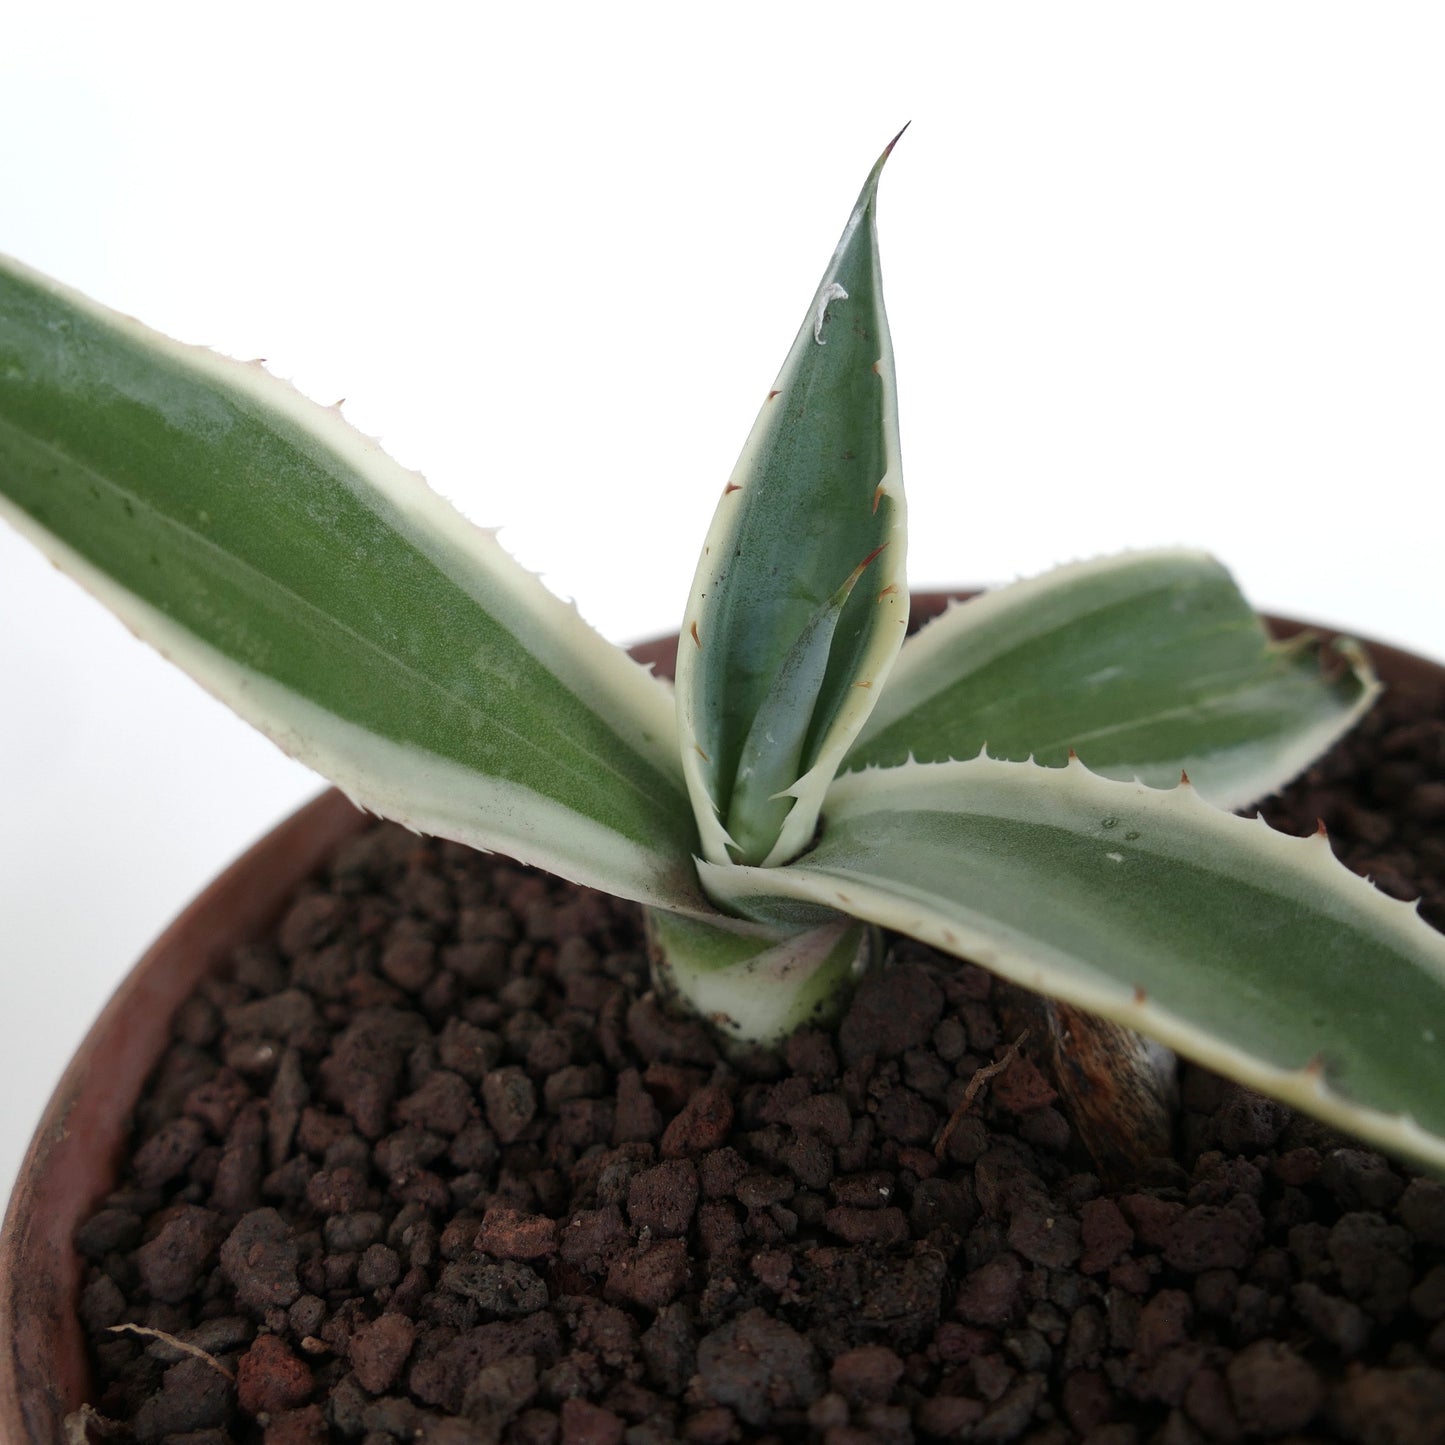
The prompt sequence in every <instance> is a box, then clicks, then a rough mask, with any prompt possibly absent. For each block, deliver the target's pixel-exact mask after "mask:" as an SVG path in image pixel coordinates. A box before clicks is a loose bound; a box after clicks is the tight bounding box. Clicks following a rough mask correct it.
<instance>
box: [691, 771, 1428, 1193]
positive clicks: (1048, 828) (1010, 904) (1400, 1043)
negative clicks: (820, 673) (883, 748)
mask: <svg viewBox="0 0 1445 1445" xmlns="http://www.w3.org/2000/svg"><path fill="white" fill-rule="evenodd" d="M824 817H825V828H824V833H823V837H822V840H821V841H820V842H819V844H818V845H817V847H816V848H814V849H813V850H812V851H811V852H810V853H809V854H808V855H807V856H806V857H804V858H802V859H800V860H798V862H797V863H795V864H794V865H792V866H791V867H788V868H775V869H759V868H738V867H733V868H719V867H715V866H713V865H710V864H704V865H702V868H701V873H702V877H703V882H704V886H705V887H706V888H707V889H708V891H709V893H710V894H711V895H712V896H713V897H714V898H716V900H717V901H718V902H719V903H720V904H721V905H722V906H724V907H727V908H731V909H737V910H738V911H741V912H743V913H746V914H748V915H750V916H752V917H754V918H758V919H761V920H766V921H769V922H772V923H774V924H775V925H776V924H783V923H786V924H788V925H791V926H798V925H800V924H802V923H806V922H809V921H821V919H822V918H823V917H825V916H826V913H827V912H830V911H831V910H834V909H846V910H847V911H848V912H849V913H852V914H854V915H855V916H857V917H859V918H865V919H868V920H870V921H872V922H874V923H877V924H879V925H880V926H882V927H886V928H892V929H896V930H898V931H900V932H902V933H906V934H910V935H912V936H913V937H915V938H920V939H923V940H924V941H926V942H928V943H931V944H933V945H934V946H935V947H938V948H941V949H944V950H946V951H948V952H950V953H954V954H957V955H958V956H960V957H964V958H969V959H972V960H974V961H975V962H977V963H979V964H981V965H982V966H984V967H985V968H988V969H990V970H992V971H993V972H995V973H997V974H1001V975H1002V976H1004V977H1005V978H1008V979H1011V980H1013V981H1014V982H1016V983H1019V984H1022V985H1023V986H1025V987H1027V988H1030V989H1034V990H1036V991H1038V992H1040V993H1044V994H1049V995H1052V996H1054V997H1057V998H1061V999H1064V1000H1066V1001H1068V1002H1070V1003H1073V1004H1076V1005H1078V1006H1079V1007H1081V1008H1084V1009H1088V1010H1090V1011H1092V1012H1094V1013H1098V1014H1103V1015H1104V1016H1106V1017H1108V1018H1112V1019H1116V1020H1118V1021H1119V1022H1120V1023H1122V1024H1125V1025H1127V1026H1129V1027H1130V1028H1134V1029H1137V1030H1138V1031H1139V1032H1141V1033H1144V1034H1147V1035H1149V1036H1151V1037H1153V1038H1156V1039H1158V1040H1159V1041H1161V1042H1162V1043H1164V1044H1167V1045H1169V1046H1170V1047H1171V1048H1173V1049H1175V1050H1177V1051H1178V1052H1179V1053H1181V1054H1184V1055H1186V1056H1188V1057H1190V1058H1193V1059H1196V1060H1198V1061H1199V1062H1200V1063H1203V1064H1206V1065H1208V1066H1209V1067H1211V1068H1214V1069H1216V1070H1218V1071H1219V1072H1221V1073H1223V1074H1226V1075H1228V1076H1229V1077H1231V1078H1234V1079H1237V1080H1239V1081H1241V1082H1243V1083H1245V1084H1248V1085H1251V1086H1253V1087H1254V1088H1257V1089H1260V1090H1261V1091H1263V1092H1265V1093H1267V1094H1272V1095H1273V1096H1275V1097H1276V1098H1279V1099H1282V1100H1283V1101H1285V1102H1286V1103H1288V1104H1291V1105H1293V1106H1295V1107H1297V1108H1300V1109H1303V1110H1305V1111H1307V1112H1309V1113H1312V1114H1315V1115H1317V1116H1318V1117H1320V1118H1322V1119H1324V1120H1325V1121H1327V1122H1328V1123H1330V1124H1332V1125H1335V1126H1337V1127H1338V1128H1341V1129H1343V1130H1346V1131H1348V1132H1350V1133H1352V1134H1355V1135H1358V1136H1359V1137H1361V1138H1364V1139H1367V1140H1369V1141H1371V1142H1372V1143H1374V1144H1375V1145H1377V1146H1378V1147H1380V1148H1383V1149H1385V1150H1388V1151H1390V1152H1393V1153H1396V1154H1399V1155H1403V1156H1405V1157H1407V1158H1410V1159H1413V1160H1415V1161H1417V1162H1419V1163H1421V1164H1424V1165H1427V1166H1429V1167H1431V1168H1433V1169H1436V1170H1440V1169H1442V1168H1445V936H1442V935H1441V934H1439V933H1437V932H1436V931H1435V930H1434V929H1432V928H1430V927H1429V926H1428V925H1427V924H1426V923H1425V922H1424V921H1423V920H1422V919H1421V918H1420V917H1419V915H1418V914H1417V913H1416V912H1415V909H1414V906H1413V905H1412V904H1407V903H1399V902H1395V901H1393V900H1391V899H1389V898H1387V897H1386V896H1385V895H1384V894H1382V893H1380V892H1379V891H1377V890H1376V889H1375V888H1373V887H1372V886H1371V885H1370V884H1369V883H1367V882H1366V881H1365V880H1363V879H1361V878H1357V877H1356V876H1355V875H1354V874H1352V873H1350V872H1348V870H1346V869H1345V868H1344V867H1343V866H1342V865H1340V864H1339V863H1338V862H1336V861H1335V859H1334V857H1333V856H1332V854H1331V852H1330V847H1329V842H1328V840H1327V839H1326V838H1325V837H1324V836H1323V835H1322V834H1321V835H1316V836H1314V837H1311V838H1303V839H1301V838H1290V837H1287V836H1286V835H1284V834H1281V833H1277V832H1275V831H1273V830H1272V829H1270V828H1269V827H1268V826H1266V824H1265V823H1263V822H1262V821H1260V820H1257V819H1253V820H1247V819H1242V818H1238V817H1235V816H1234V815H1232V814H1229V813H1225V812H1222V811H1220V810H1219V809H1217V808H1215V807H1214V806H1212V805H1211V804H1209V803H1207V802H1206V801H1204V800H1203V799H1202V798H1200V797H1199V796H1198V795H1197V794H1196V792H1195V790H1194V789H1193V788H1192V787H1190V786H1188V785H1183V786H1179V787H1175V788H1173V789H1169V790H1156V789H1152V788H1149V787H1146V786H1144V785H1142V784H1137V783H1125V782H1118V781H1113V780H1110V779H1105V778H1100V777H1097V776H1095V775H1094V774H1092V773H1090V772H1089V771H1088V770H1087V769H1086V768H1085V767H1084V766H1083V765H1082V764H1081V763H1079V762H1077V761H1074V762H1072V763H1070V764H1068V765H1067V766H1066V767H1064V768H1045V767H1040V766H1038V765H1036V764H1033V763H1013V762H1003V761H999V760H996V759H992V758H987V757H980V758H976V759H974V760H972V761H968V762H951V763H926V764H910V765H908V766H906V767H903V768H893V769H883V770H875V771H869V772H863V773H856V774H852V775H850V776H848V777H845V778H841V779H839V780H838V782H837V783H835V785H834V786H833V788H832V789H830V790H829V794H828V799H827V803H826V806H825V809H824Z"/></svg>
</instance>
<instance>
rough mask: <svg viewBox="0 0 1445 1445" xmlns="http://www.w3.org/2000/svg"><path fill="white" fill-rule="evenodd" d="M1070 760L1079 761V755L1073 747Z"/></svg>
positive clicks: (1070, 750) (1070, 751)
mask: <svg viewBox="0 0 1445 1445" xmlns="http://www.w3.org/2000/svg"><path fill="white" fill-rule="evenodd" d="M1069 761H1070V762H1071V763H1076V762H1078V761H1079V755H1078V753H1076V752H1075V751H1074V750H1073V748H1070V749H1069Z"/></svg>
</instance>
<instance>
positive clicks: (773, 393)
mask: <svg viewBox="0 0 1445 1445" xmlns="http://www.w3.org/2000/svg"><path fill="white" fill-rule="evenodd" d="M782 394H783V393H782V392H781V391H770V392H769V393H768V400H769V401H772V399H773V398H774V397H775V396H781V395H782Z"/></svg>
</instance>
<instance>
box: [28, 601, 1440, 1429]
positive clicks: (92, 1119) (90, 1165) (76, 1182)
mask: <svg viewBox="0 0 1445 1445" xmlns="http://www.w3.org/2000/svg"><path fill="white" fill-rule="evenodd" d="M959 595H967V594H959ZM944 601H945V596H944V594H931V595H927V596H923V597H918V598H915V599H914V611H915V619H921V618H923V617H927V616H930V615H932V614H934V613H935V612H937V611H939V610H941V609H942V607H943V605H944ZM1271 624H1272V626H1273V628H1274V630H1275V631H1276V632H1277V633H1279V634H1281V635H1288V634H1290V633H1293V632H1297V631H1299V630H1300V629H1301V627H1302V626H1303V625H1304V624H1301V623H1297V622H1292V621H1289V620H1287V619H1271ZM676 646H677V644H676V639H675V638H673V639H666V640H662V641H658V642H653V643H649V644H644V645H643V646H640V647H638V648H635V649H634V650H633V653H634V656H636V657H638V658H639V660H641V661H644V662H649V663H652V664H653V665H654V666H655V667H656V668H657V670H658V671H659V672H661V673H663V674H665V675H668V676H670V675H671V672H672V666H673V662H674V659H675V657H676ZM1369 650H1370V655H1371V657H1372V658H1373V659H1374V662H1375V665H1376V667H1377V668H1378V670H1379V672H1380V675H1381V676H1382V678H1383V679H1384V680H1385V682H1386V683H1387V685H1391V686H1396V687H1398V686H1408V685H1410V684H1412V683H1415V684H1423V683H1426V682H1428V681H1430V680H1432V679H1433V680H1439V679H1441V678H1442V675H1445V669H1442V668H1440V667H1439V666H1437V665H1436V664H1434V663H1431V662H1428V661H1426V660H1425V659H1423V658H1419V657H1416V656H1414V655H1413V654H1411V653H1407V652H1402V651H1400V650H1399V649H1397V648H1393V647H1386V646H1384V645H1381V644H1376V643H1370V644H1369ZM368 821H369V820H368V819H367V818H366V816H365V815H363V814H362V813H360V812H358V811H357V810H356V809H355V808H354V807H352V805H351V804H350V803H348V802H347V801H346V799H345V798H343V797H342V796H341V795H340V794H339V793H335V792H328V793H325V794H323V795H322V796H321V797H319V798H317V799H316V800H315V801H314V802H311V803H309V804H307V805H306V806H305V807H304V808H302V809H301V810H300V811H299V812H298V813H296V814H294V815H293V816H292V817H291V818H289V819H288V820H287V821H286V822H284V823H282V824H281V825H280V826H279V827H278V828H276V829H275V830H274V831H273V832H272V833H270V834H268V835H267V836H266V837H265V838H264V839H262V840H261V841H260V842H259V843H257V844H256V845H255V846H254V847H253V848H252V849H251V850H250V851H249V852H247V853H246V854H245V855H244V856H243V857H242V858H241V859H240V860H239V861H237V862H236V863H234V864H233V865H232V866H231V867H230V868H228V869H227V870H226V872H224V873H223V874H222V875H221V876H220V877H219V878H218V879H217V880H216V881H215V882H214V883H213V884H211V886H210V887H209V888H207V889H206V890H205V892H203V893H202V894H201V895H200V896H199V897H198V898H197V899H196V900H195V901H194V902H193V903H192V904H191V905H190V906H189V907H188V908H187V909H186V910H185V912H184V913H182V914H181V916H180V917H179V918H178V919H177V920H176V921H175V922H174V923H173V924H172V925H171V926H170V928H168V929H167V930H166V932H165V933H164V934H163V935H162V936H161V937H160V939H159V940H158V941H157V942H156V943H155V944H154V945H153V946H152V947H151V949H150V950H149V951H148V952H147V953H146V955H145V956H144V957H143V958H142V959H141V960H140V962H139V963H138V964H137V965H136V967H135V969H134V970H133V971H132V972H131V974H130V975H129V977H127V979H126V980H125V982H124V983H122V984H121V986H120V988H119V989H118V990H117V991H116V993H115V996H114V997H113V998H112V999H111V1000H110V1002H109V1003H108V1004H107V1005H106V1007H105V1009H104V1011H103V1012H102V1013H101V1015H100V1017H99V1018H98V1019H97V1020H96V1022H95V1024H94V1026H93V1027H92V1028H91V1030H90V1032H89V1034H88V1035H87V1036H86V1039H85V1042H84V1043H83V1044H82V1045H81V1047H80V1050H79V1052H78V1053H77V1054H76V1055H75V1058H74V1059H73V1060H72V1061H71V1064H70V1067H69V1068H68V1069H67V1070H66V1072H65V1075H64V1077H63V1078H62V1079H61V1081H60V1084H59V1086H58V1087H57V1089H56V1091H55V1093H54V1095H53V1096H52V1098H51V1100H50V1103H49V1106H48V1107H47V1109H46V1111H45V1114H44V1116H43V1118H42V1120H41V1123H40V1127H39V1128H38V1130H37V1131H36V1133H35V1137H34V1138H33V1139H32V1140H31V1143H30V1148H29V1150H28V1152H27V1154H26V1158H25V1162H24V1164H23V1165H22V1168H21V1172H20V1177H19V1180H18V1182H17V1184H16V1187H15V1192H14V1195H13V1196H12V1198H11V1200H10V1207H9V1211H8V1213H7V1214H6V1217H5V1223H4V1228H3V1231H0V1442H4V1445H65V1430H64V1424H63V1421H64V1418H65V1416H66V1415H67V1414H69V1413H71V1412H72V1411H74V1410H76V1409H77V1408H78V1407H79V1406H80V1404H81V1403H82V1402H83V1401H85V1400H86V1399H87V1398H88V1397H89V1387H90V1367H89V1362H88V1359H87V1354H86V1346H85V1340H84V1337H83V1334H82V1331H81V1327H80V1322H79V1319H78V1318H77V1314H76V1302H77V1300H78V1297H79V1294H80V1288H81V1278H82V1264H81V1260H80V1258H79V1256H78V1255H77V1254H76V1253H75V1251H74V1249H73V1248H72V1245H71V1239H72V1237H73V1236H74V1233H75V1230H76V1228H77V1227H78V1226H79V1225H80V1224H81V1223H82V1222H83V1221H84V1220H85V1219H87V1218H88V1217H89V1216H90V1215H91V1214H92V1213H94V1211H95V1209H96V1206H97V1205H98V1203H99V1201H100V1200H101V1199H102V1198H103V1197H104V1196H105V1195H106V1194H108V1193H109V1192H110V1191H111V1190H112V1189H113V1188H114V1187H115V1183H116V1180H117V1178H118V1175H119V1171H120V1166H121V1163H122V1160H123V1158H124V1155H125V1151H126V1146H127V1143H128V1140H129V1133H130V1124H131V1114H132V1110H133V1109H134V1107H135V1104H136V1101H137V1100H138V1099H139V1097H140V1094H141V1090H142V1088H143V1087H144V1084H145V1081H146V1079H147V1077H148V1076H149V1074H150V1072H151V1070H152V1069H153V1068H154V1066H155V1064H156V1062H157V1061H158V1059H159V1058H160V1056H161V1053H162V1052H163V1050H164V1049H165V1047H166V1044H167V1043H168V1041H169V1037H170V1021H171V1017H172V1015H173V1014H174V1013H175V1011H176V1009H177V1008H178V1007H179V1006H180V1004H181V1003H182V1002H183V1001H184V1000H185V999H186V998H187V996H188V995H189V994H190V993H191V991H192V990H193V989H194V988H195V986H196V984H197V982H198V981H199V980H200V979H201V978H202V977H203V976H204V975H205V974H206V973H207V972H208V971H210V970H211V969H213V968H215V967H218V966H219V965H220V964H221V962H222V961H223V960H224V959H226V958H227V957H228V956H229V955H230V954H231V952H232V951H233V950H234V949H235V948H237V947H238V946H239V945H241V944H244V943H249V942H254V941H256V940H258V939H260V938H262V937H264V936H265V934H266V933H267V931H268V930H269V929H270V928H271V927H272V926H273V925H274V924H275V923H276V922H277V921H278V920H279V918H280V916H281V914H282V913H283V911H284V909H285V907H286V904H287V901H288V900H289V898H290V897H291V895H292V894H293V893H294V891H295V889H296V887H297V886H298V885H299V884H300V882H301V881H302V880H303V879H305V878H306V877H307V876H308V875H309V874H311V873H313V872H315V871H316V870H317V869H318V868H320V867H321V866H322V864H323V863H324V862H325V860H326V859H327V857H328V856H329V855H330V854H331V853H332V852H333V851H334V850H335V849H336V848H337V847H338V846H339V845H340V844H341V843H343V842H344V841H345V840H346V839H347V838H349V837H351V836H353V835H354V834H356V833H358V832H360V831H361V829H362V828H364V827H365V826H366V824H367V822H368Z"/></svg>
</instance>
